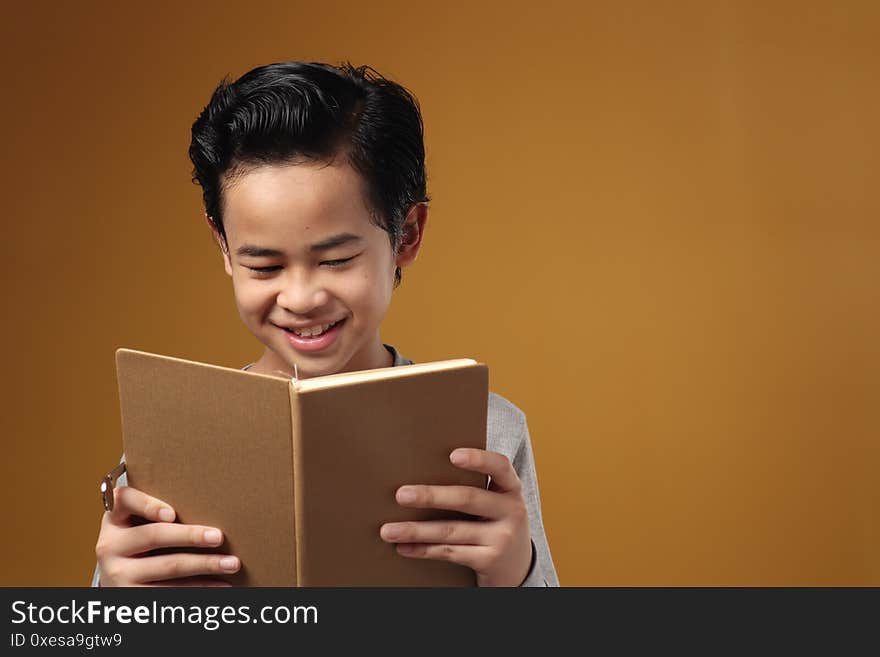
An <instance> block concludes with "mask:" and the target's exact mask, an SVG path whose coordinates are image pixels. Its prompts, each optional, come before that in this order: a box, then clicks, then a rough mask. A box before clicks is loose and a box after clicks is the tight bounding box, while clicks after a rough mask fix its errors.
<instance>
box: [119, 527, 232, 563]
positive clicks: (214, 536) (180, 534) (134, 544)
mask: <svg viewBox="0 0 880 657" xmlns="http://www.w3.org/2000/svg"><path fill="white" fill-rule="evenodd" d="M221 543H223V532H221V531H220V530H219V529H216V528H214V527H205V526H202V525H180V524H177V523H172V522H150V523H147V524H146V525H139V526H137V527H130V528H127V529H124V530H119V537H118V538H117V545H118V548H117V549H118V554H121V555H123V556H128V557H130V556H134V555H137V554H143V553H144V552H149V551H150V550H155V549H156V548H169V547H180V548H186V547H217V546H218V545H220V544H221Z"/></svg>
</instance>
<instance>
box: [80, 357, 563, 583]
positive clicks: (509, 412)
mask: <svg viewBox="0 0 880 657" xmlns="http://www.w3.org/2000/svg"><path fill="white" fill-rule="evenodd" d="M385 348H386V349H387V350H388V351H389V352H390V353H391V355H392V356H393V357H394V363H393V365H394V366H395V367H396V366H398V365H412V364H413V361H411V360H409V359H408V358H404V357H403V356H401V355H400V354H399V353H398V352H397V350H396V349H395V348H394V347H392V346H391V345H387V344H386V345H385ZM251 365H253V363H249V364H248V365H245V366H244V367H243V368H242V369H243V370H246V369H248V368H249V367H250V366H251ZM487 418H488V419H487V422H486V449H487V450H489V451H490V452H497V453H499V454H504V455H505V456H506V457H507V458H508V459H510V462H511V463H512V464H513V468H514V470H515V471H516V474H517V476H518V477H519V479H520V481H521V482H522V494H523V499H524V500H525V503H526V508H527V509H528V515H529V531H530V533H531V536H532V564H531V567H530V569H529V574H528V575H527V576H526V578H525V580H524V581H523V583H522V586H559V580H558V579H557V577H556V568H555V567H554V566H553V558H552V557H551V555H550V546H549V545H548V544H547V536H546V533H545V532H544V522H543V520H542V519H541V498H540V496H539V494H538V478H537V475H536V473H535V460H534V457H533V455H532V445H531V441H530V439H529V428H528V425H527V424H526V416H525V414H524V413H523V412H522V411H521V410H520V409H519V408H517V407H516V406H515V405H514V404H512V403H511V402H509V401H508V400H506V399H505V398H504V397H502V396H501V395H497V394H495V393H494V392H490V393H489V407H488V416H487ZM127 484H128V480H127V478H126V475H125V474H123V475H122V476H121V477H119V479H118V480H117V485H119V486H125V485H127ZM100 579H101V571H100V567H99V566H98V565H95V573H94V576H93V577H92V586H99V585H100V584H99V582H100Z"/></svg>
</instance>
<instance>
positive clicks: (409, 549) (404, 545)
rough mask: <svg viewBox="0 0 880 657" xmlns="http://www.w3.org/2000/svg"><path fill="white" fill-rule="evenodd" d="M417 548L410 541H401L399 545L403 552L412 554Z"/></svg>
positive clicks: (400, 550) (398, 548)
mask: <svg viewBox="0 0 880 657" xmlns="http://www.w3.org/2000/svg"><path fill="white" fill-rule="evenodd" d="M413 550H415V548H414V547H413V546H412V545H410V544H409V543H401V544H400V545H398V546H397V551H398V552H401V553H403V554H410V553H411V552H412V551H413Z"/></svg>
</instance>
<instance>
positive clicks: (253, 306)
mask: <svg viewBox="0 0 880 657" xmlns="http://www.w3.org/2000/svg"><path fill="white" fill-rule="evenodd" d="M234 288H235V302H236V304H237V305H238V307H239V309H240V310H241V311H249V312H253V311H255V310H258V309H259V308H261V307H263V306H265V305H266V303H267V300H270V297H271V295H270V294H269V292H268V288H261V287H260V286H259V285H254V284H253V282H252V281H241V280H240V281H238V282H236V283H235V285H234Z"/></svg>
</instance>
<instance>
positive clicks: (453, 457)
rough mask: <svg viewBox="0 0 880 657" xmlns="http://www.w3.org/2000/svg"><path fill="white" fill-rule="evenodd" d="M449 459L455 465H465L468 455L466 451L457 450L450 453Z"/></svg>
mask: <svg viewBox="0 0 880 657" xmlns="http://www.w3.org/2000/svg"><path fill="white" fill-rule="evenodd" d="M449 460H450V461H452V463H453V464H454V465H463V464H464V463H465V462H466V461H467V456H466V455H465V453H464V452H460V451H458V450H455V451H454V452H452V454H450V455H449Z"/></svg>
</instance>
